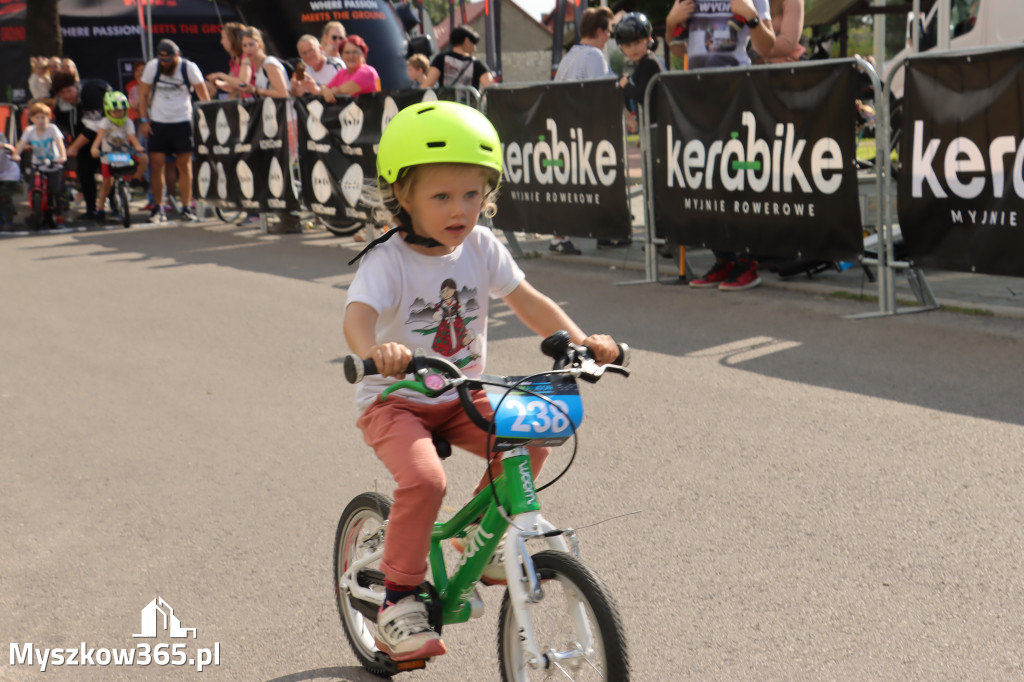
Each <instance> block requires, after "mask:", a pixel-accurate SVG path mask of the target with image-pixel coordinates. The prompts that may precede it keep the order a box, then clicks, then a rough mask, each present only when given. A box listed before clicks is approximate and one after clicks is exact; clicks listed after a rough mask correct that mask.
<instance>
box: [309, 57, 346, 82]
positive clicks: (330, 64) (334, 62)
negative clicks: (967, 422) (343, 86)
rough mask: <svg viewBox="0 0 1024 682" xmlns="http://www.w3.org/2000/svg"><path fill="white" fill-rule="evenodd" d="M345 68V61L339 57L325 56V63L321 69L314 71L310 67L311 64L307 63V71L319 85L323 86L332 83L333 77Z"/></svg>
mask: <svg viewBox="0 0 1024 682" xmlns="http://www.w3.org/2000/svg"><path fill="white" fill-rule="evenodd" d="M344 68H345V62H343V61H341V60H340V59H338V58H337V57H324V65H323V66H322V67H320V70H319V71H314V70H313V69H312V68H310V66H309V64H306V73H308V74H309V75H310V77H312V79H313V81H314V82H315V83H316V84H317V85H319V86H321V87H323V86H324V85H327V84H328V83H330V82H331V79H332V78H334V76H335V75H336V74H337V73H338V72H339V71H341V70H342V69H344Z"/></svg>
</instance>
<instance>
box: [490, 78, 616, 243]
mask: <svg viewBox="0 0 1024 682" xmlns="http://www.w3.org/2000/svg"><path fill="white" fill-rule="evenodd" d="M623 104H624V103H623V99H622V92H621V90H619V89H618V88H617V87H616V85H615V81H614V80H613V79H601V80H594V81H582V82H574V83H568V82H566V83H551V84H545V85H537V86H531V87H516V88H503V87H501V86H495V87H491V88H488V89H487V117H488V118H489V119H490V120H491V122H492V123H494V127H495V128H496V129H497V131H498V136H499V137H500V138H501V141H502V147H503V149H502V151H503V156H504V173H503V177H502V189H501V192H500V194H499V195H498V213H497V215H496V216H495V217H494V224H495V226H496V227H498V228H499V229H502V230H526V231H530V232H544V233H551V232H554V233H556V234H559V235H567V236H570V237H597V238H600V239H621V238H625V237H628V236H629V234H630V231H631V223H632V219H631V217H630V213H629V205H628V203H627V201H626V176H625V156H624V153H623V149H622V140H623V130H622V108H623Z"/></svg>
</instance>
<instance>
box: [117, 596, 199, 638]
mask: <svg viewBox="0 0 1024 682" xmlns="http://www.w3.org/2000/svg"><path fill="white" fill-rule="evenodd" d="M160 630H163V631H164V632H167V634H169V635H170V636H171V637H186V638H187V637H188V633H190V632H191V633H192V639H195V638H196V629H195V628H183V627H181V621H180V620H178V617H177V616H175V615H174V609H173V608H171V605H170V604H168V603H167V602H165V601H164V600H163V597H157V598H156V599H154V600H153V601H151V602H149V603H148V604H146V606H145V607H144V608H143V609H142V633H141V634H138V635H132V637H156V636H157V632H158V631H160Z"/></svg>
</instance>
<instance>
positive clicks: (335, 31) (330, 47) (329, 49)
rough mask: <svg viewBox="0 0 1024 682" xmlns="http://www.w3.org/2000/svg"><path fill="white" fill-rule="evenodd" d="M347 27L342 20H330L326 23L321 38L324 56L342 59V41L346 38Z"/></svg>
mask: <svg viewBox="0 0 1024 682" xmlns="http://www.w3.org/2000/svg"><path fill="white" fill-rule="evenodd" d="M345 36H346V34H345V27H344V26H342V25H341V22H340V21H328V22H327V23H326V24H324V30H323V34H322V35H321V38H320V47H321V49H322V50H323V51H324V56H327V57H334V58H335V59H341V41H343V40H345Z"/></svg>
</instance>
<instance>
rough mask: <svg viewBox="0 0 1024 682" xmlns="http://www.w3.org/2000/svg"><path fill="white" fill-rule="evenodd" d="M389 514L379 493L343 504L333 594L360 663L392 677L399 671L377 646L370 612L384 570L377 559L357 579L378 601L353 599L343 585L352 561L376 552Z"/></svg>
mask: <svg viewBox="0 0 1024 682" xmlns="http://www.w3.org/2000/svg"><path fill="white" fill-rule="evenodd" d="M390 513H391V500H390V499H389V498H388V497H386V496H384V495H381V494H379V493H363V494H361V495H357V496H356V497H355V498H353V499H352V501H351V502H349V503H348V506H347V507H345V511H344V512H342V514H341V520H340V521H338V532H337V534H336V535H335V536H334V596H335V599H336V600H337V603H338V615H340V616H341V626H342V627H343V628H344V629H345V637H346V638H348V643H349V645H350V646H351V647H352V651H353V652H354V653H355V655H356V658H358V659H359V663H360V664H361V665H362V666H363V667H364V668H366V669H367V670H368V671H370V672H371V673H373V674H374V675H379V676H381V677H391V676H392V675H394V674H395V673H397V672H398V669H397V668H396V667H395V664H394V662H393V661H391V659H390V658H388V657H387V656H386V655H384V654H382V653H381V652H380V650H379V649H377V644H376V641H375V640H374V635H373V622H374V621H373V620H371V619H372V615H371V614H373V613H376V611H377V609H378V608H379V607H380V602H383V601H384V573H383V572H382V571H381V570H380V564H379V562H377V563H373V564H370V565H368V566H366V567H364V568H363V569H361V570H360V571H359V574H358V576H356V578H355V580H356V582H357V583H358V584H359V585H360V586H362V587H369V588H370V589H373V590H379V591H380V597H381V598H380V602H377V603H371V602H368V601H364V600H360V599H356V598H355V597H354V596H353V595H352V594H351V591H350V590H348V589H347V587H346V584H345V580H344V577H345V572H346V571H348V570H349V567H350V566H352V565H353V564H354V563H355V562H357V561H360V560H361V559H363V558H365V557H366V556H367V555H369V554H372V553H373V552H376V551H377V550H378V549H380V548H381V547H383V544H384V525H385V521H386V520H387V518H388V515H389V514H390Z"/></svg>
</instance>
